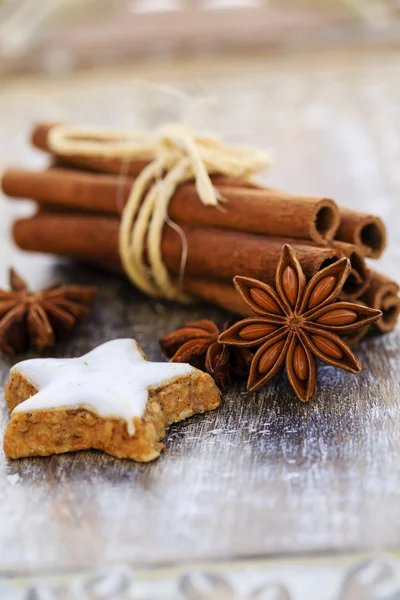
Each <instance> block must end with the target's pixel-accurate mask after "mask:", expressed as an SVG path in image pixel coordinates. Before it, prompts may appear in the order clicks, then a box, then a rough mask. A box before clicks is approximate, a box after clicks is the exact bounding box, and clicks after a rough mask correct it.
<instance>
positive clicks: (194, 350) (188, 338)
mask: <svg viewBox="0 0 400 600" xmlns="http://www.w3.org/2000/svg"><path fill="white" fill-rule="evenodd" d="M227 326H228V324H225V325H224V327H223V328H222V331H224V330H225V329H226V328H227ZM220 333H221V332H220V330H219V329H218V327H217V326H216V324H215V323H213V321H208V320H206V319H203V320H200V321H193V322H189V323H185V327H183V328H182V329H178V330H177V331H174V332H172V333H170V334H169V335H166V336H164V337H162V338H160V340H159V341H160V347H161V350H162V351H163V353H164V354H165V355H166V356H167V357H168V358H169V359H170V361H171V362H188V363H190V364H191V365H192V366H193V367H197V368H198V369H201V370H202V371H206V372H207V373H209V374H210V375H211V376H212V377H213V379H214V381H215V383H216V384H217V385H218V387H219V388H220V389H221V390H223V389H226V388H227V387H228V386H229V385H230V383H231V380H232V378H235V377H245V376H247V375H248V372H249V365H250V362H251V358H252V356H253V355H252V353H251V352H250V350H247V349H246V348H235V347H232V348H228V347H227V346H226V345H225V344H223V343H220V342H219V341H218V336H219V335H220Z"/></svg>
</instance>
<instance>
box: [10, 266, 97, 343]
mask: <svg viewBox="0 0 400 600" xmlns="http://www.w3.org/2000/svg"><path fill="white" fill-rule="evenodd" d="M10 287H11V290H10V291H6V290H0V348H1V349H2V350H5V351H6V352H9V353H10V354H15V353H18V352H25V351H26V350H28V349H32V350H37V351H42V350H44V349H45V348H49V347H51V346H53V345H54V343H55V340H56V338H57V337H59V336H62V335H63V334H65V333H67V332H68V331H69V330H70V329H72V327H73V326H74V325H75V324H76V323H77V322H79V321H82V320H84V319H85V318H87V317H88V315H89V311H90V306H91V304H92V302H93V300H94V298H95V296H96V294H97V290H96V288H94V287H89V286H78V285H67V286H58V287H53V288H50V289H46V290H42V291H40V292H31V291H30V290H29V289H28V286H27V285H26V283H25V281H24V280H23V279H22V277H20V276H19V275H17V273H16V272H15V271H14V269H10Z"/></svg>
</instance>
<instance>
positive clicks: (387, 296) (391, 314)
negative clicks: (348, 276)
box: [361, 271, 400, 333]
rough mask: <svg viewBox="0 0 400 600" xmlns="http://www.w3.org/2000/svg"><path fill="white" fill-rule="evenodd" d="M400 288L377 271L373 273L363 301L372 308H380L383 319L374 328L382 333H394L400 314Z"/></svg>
mask: <svg viewBox="0 0 400 600" xmlns="http://www.w3.org/2000/svg"><path fill="white" fill-rule="evenodd" d="M399 291H400V288H399V286H398V285H397V283H396V282H395V281H392V280H391V279H389V277H386V275H383V274H382V273H377V272H376V271H372V272H371V280H370V284H369V286H368V289H367V291H366V292H365V293H364V294H363V296H362V297H361V300H362V301H363V302H365V304H367V305H368V306H371V307H372V308H379V310H381V311H382V317H381V318H380V319H379V321H377V322H376V323H374V327H375V328H377V329H378V330H379V331H381V332H382V333H386V332H389V331H392V330H393V329H394V328H395V326H396V323H397V319H398V317H399V314H400V297H399V295H398V294H399Z"/></svg>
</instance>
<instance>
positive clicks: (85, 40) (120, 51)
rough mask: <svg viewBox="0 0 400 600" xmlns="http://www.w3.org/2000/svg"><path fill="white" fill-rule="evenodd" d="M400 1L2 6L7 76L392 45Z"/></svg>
mask: <svg viewBox="0 0 400 600" xmlns="http://www.w3.org/2000/svg"><path fill="white" fill-rule="evenodd" d="M399 17H400V1H399V0H36V1H35V0H0V74H1V73H3V74H4V73H10V72H11V73H12V72H26V71H50V72H60V71H66V70H71V69H75V68H81V67H88V66H96V67H98V66H101V65H113V64H120V63H121V62H124V61H129V60H132V59H136V58H143V57H146V58H148V57H152V58H161V59H162V60H173V59H174V58H175V57H178V56H182V55H185V56H188V55H191V56H194V55H203V56H204V55H206V56H207V55H208V56H209V55H211V54H212V55H215V54H216V53H219V52H226V51H232V50H233V51H236V52H239V51H240V52H249V51H252V50H255V49H263V48H264V49H265V48H269V49H272V50H281V49H287V48H290V49H293V48H304V47H318V46H332V45H334V46H338V45H343V44H346V45H354V44H360V43H374V44H377V43H390V42H393V41H397V40H398V37H399V31H400V23H399Z"/></svg>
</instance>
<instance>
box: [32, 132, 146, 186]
mask: <svg viewBox="0 0 400 600" xmlns="http://www.w3.org/2000/svg"><path fill="white" fill-rule="evenodd" d="M59 124H60V123H39V124H38V125H36V127H34V129H33V131H32V135H31V142H32V144H33V145H34V146H35V147H36V148H39V149H40V150H43V151H44V152H51V149H50V147H49V144H48V139H47V136H48V133H49V131H50V130H51V129H52V127H55V126H56V125H59ZM53 156H56V157H57V158H60V159H62V163H63V164H65V165H69V166H71V167H74V166H77V167H80V168H82V167H83V168H84V169H89V170H90V171H100V172H104V173H121V171H123V172H125V173H127V174H129V175H139V173H140V171H142V169H144V167H146V166H147V165H148V164H149V161H148V160H135V161H130V162H127V161H122V160H121V159H120V158H99V157H92V156H82V155H79V154H76V155H72V156H62V155H60V154H53ZM125 169H126V170H125Z"/></svg>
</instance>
